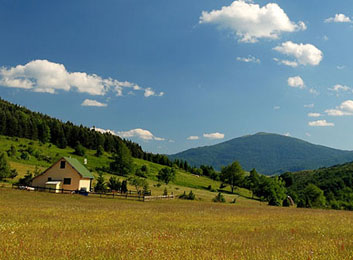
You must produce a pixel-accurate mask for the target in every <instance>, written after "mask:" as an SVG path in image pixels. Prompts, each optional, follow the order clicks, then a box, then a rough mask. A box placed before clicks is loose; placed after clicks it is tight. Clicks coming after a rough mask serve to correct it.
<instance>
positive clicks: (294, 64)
mask: <svg viewBox="0 0 353 260" xmlns="http://www.w3.org/2000/svg"><path fill="white" fill-rule="evenodd" d="M273 60H274V61H276V62H277V63H278V64H279V65H281V64H283V65H286V66H289V67H292V68H296V67H298V63H297V62H296V61H290V60H280V59H278V58H273Z"/></svg>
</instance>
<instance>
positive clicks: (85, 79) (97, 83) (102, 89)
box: [0, 60, 163, 96]
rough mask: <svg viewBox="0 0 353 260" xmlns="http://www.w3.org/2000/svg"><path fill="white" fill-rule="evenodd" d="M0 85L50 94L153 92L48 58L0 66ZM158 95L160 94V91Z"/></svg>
mask: <svg viewBox="0 0 353 260" xmlns="http://www.w3.org/2000/svg"><path fill="white" fill-rule="evenodd" d="M0 85H1V86H4V87H11V88H22V89H29V90H32V91H34V92H44V93H50V94H55V93H57V92H58V91H73V90H76V91H77V92H81V93H87V94H89V95H100V96H103V95H106V94H107V92H108V91H110V90H113V91H114V92H115V93H116V95H117V96H122V95H123V89H124V88H127V89H130V90H134V91H139V90H145V91H147V90H148V92H153V93H154V90H152V89H151V88H147V89H143V88H141V87H140V86H138V85H136V84H134V83H131V82H128V81H119V80H116V79H112V78H102V77H100V76H98V75H96V74H87V73H85V72H68V71H67V70H66V68H65V66H64V65H63V64H59V63H54V62H50V61H48V60H33V61H31V62H28V63H27V64H25V65H17V66H15V67H11V68H6V67H1V68H0ZM158 95H163V92H160V93H159V94H158ZM145 96H146V92H145Z"/></svg>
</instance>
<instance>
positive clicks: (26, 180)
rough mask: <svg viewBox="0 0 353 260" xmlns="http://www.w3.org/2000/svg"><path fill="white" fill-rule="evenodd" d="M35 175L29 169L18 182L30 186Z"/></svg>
mask: <svg viewBox="0 0 353 260" xmlns="http://www.w3.org/2000/svg"><path fill="white" fill-rule="evenodd" d="M32 178H33V175H32V173H31V172H30V171H27V174H26V175H25V176H24V177H23V178H21V179H19V180H18V184H20V185H24V186H30V185H31V182H32Z"/></svg>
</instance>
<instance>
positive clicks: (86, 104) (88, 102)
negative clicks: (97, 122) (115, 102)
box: [81, 99, 107, 107]
mask: <svg viewBox="0 0 353 260" xmlns="http://www.w3.org/2000/svg"><path fill="white" fill-rule="evenodd" d="M81 106H84V107H106V106H107V104H105V103H101V102H98V101H97V100H92V99H85V100H84V101H83V102H82V104H81Z"/></svg>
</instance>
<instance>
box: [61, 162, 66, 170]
mask: <svg viewBox="0 0 353 260" xmlns="http://www.w3.org/2000/svg"><path fill="white" fill-rule="evenodd" d="M60 169H65V161H61V162H60Z"/></svg>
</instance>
